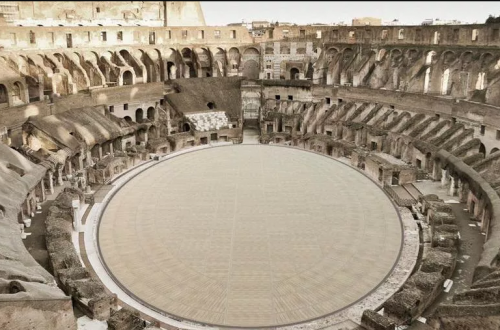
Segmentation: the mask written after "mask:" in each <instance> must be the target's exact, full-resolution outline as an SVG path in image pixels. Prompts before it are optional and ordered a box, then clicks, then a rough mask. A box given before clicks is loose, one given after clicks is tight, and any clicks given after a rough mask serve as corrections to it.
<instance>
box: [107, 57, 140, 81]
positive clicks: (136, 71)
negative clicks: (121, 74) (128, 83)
mask: <svg viewBox="0 0 500 330" xmlns="http://www.w3.org/2000/svg"><path fill="white" fill-rule="evenodd" d="M138 52H139V53H140V52H141V51H138ZM109 53H110V54H111V57H110V58H109V61H110V62H112V63H116V62H117V60H116V58H117V56H116V55H115V54H113V53H111V52H109ZM118 53H119V54H120V55H121V57H122V58H123V60H124V61H125V63H123V65H125V66H128V67H132V68H133V69H134V74H135V77H136V79H137V78H138V79H139V81H142V82H146V81H143V80H142V79H143V67H141V65H140V64H139V63H138V62H137V61H136V59H135V58H134V54H133V51H128V50H127V49H121V50H120V51H119V52H118ZM146 79H147V77H146Z"/></svg>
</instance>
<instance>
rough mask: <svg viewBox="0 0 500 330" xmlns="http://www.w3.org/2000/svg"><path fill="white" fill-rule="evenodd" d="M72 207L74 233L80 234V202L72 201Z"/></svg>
mask: <svg viewBox="0 0 500 330" xmlns="http://www.w3.org/2000/svg"><path fill="white" fill-rule="evenodd" d="M71 205H72V207H73V228H74V229H75V231H77V232H80V231H81V230H82V219H81V218H80V200H79V199H74V200H73V201H72V204H71Z"/></svg>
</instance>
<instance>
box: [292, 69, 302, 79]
mask: <svg viewBox="0 0 500 330" xmlns="http://www.w3.org/2000/svg"><path fill="white" fill-rule="evenodd" d="M299 73H300V70H299V69H297V68H295V67H294V68H291V69H290V80H299Z"/></svg>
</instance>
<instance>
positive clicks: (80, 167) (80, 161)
mask: <svg viewBox="0 0 500 330" xmlns="http://www.w3.org/2000/svg"><path fill="white" fill-rule="evenodd" d="M81 170H83V155H79V156H78V171H81Z"/></svg>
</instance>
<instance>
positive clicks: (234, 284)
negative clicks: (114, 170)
mask: <svg viewBox="0 0 500 330" xmlns="http://www.w3.org/2000/svg"><path fill="white" fill-rule="evenodd" d="M98 240H99V245H100V249H101V253H102V257H103V259H104V261H105V262H106V264H107V267H108V268H109V269H110V271H111V272H112V273H113V274H114V276H115V277H116V279H117V280H118V281H119V282H120V283H121V284H122V285H123V286H125V287H127V289H128V290H129V291H130V292H131V293H132V294H134V295H135V296H136V297H138V298H139V299H141V300H142V301H144V302H145V303H146V304H149V305H151V306H153V307H154V308H155V309H160V310H163V311H165V312H166V313H167V314H170V315H175V316H177V317H180V318H184V319H188V320H193V321H196V322H201V323H207V324H214V325H220V326H232V327H266V326H277V325H285V324H293V323H299V322H303V321H307V320H311V319H314V318H318V317H321V316H324V315H327V314H330V313H333V312H335V311H338V310H339V309H342V308H344V307H346V306H348V305H350V304H352V303H354V302H356V301H358V300H359V299H361V298H362V297H363V296H365V295H366V294H368V293H369V292H370V291H371V290H372V289H373V288H375V287H376V286H377V285H378V284H379V283H381V282H382V281H383V279H384V278H385V277H386V276H387V275H388V274H389V273H390V271H391V269H392V267H393V265H394V264H395V262H396V261H397V257H398V254H399V251H400V248H401V244H402V229H401V224H400V221H399V217H398V214H397V212H396V210H395V209H394V207H393V205H392V203H391V202H390V200H389V199H388V197H387V196H386V195H385V194H384V193H383V191H382V190H381V189H380V188H379V187H378V186H377V185H376V184H374V183H373V182H371V181H370V180H369V179H368V178H366V177H365V176H363V175H362V174H360V173H358V172H357V171H356V170H354V169H352V168H350V167H348V166H346V165H344V164H342V163H340V162H338V161H335V160H333V159H331V158H327V157H324V156H320V155H316V154H314V153H310V152H304V151H300V150H295V149H291V148H283V147H273V146H266V145H235V146H225V147H218V148H211V149H206V150H201V151H196V152H192V153H187V154H184V155H181V156H179V157H176V158H173V159H170V160H168V161H165V162H162V163H160V164H158V165H157V166H154V167H152V168H150V169H148V170H146V171H145V172H143V173H141V174H139V175H138V176H137V177H135V178H133V179H132V180H131V181H130V182H128V183H127V184H125V185H124V186H123V187H122V188H121V189H120V190H119V191H118V193H117V194H116V195H115V196H114V197H113V199H112V200H111V201H110V203H109V204H108V206H107V208H106V210H105V211H104V213H103V216H102V220H101V224H100V227H99V237H98Z"/></svg>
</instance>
